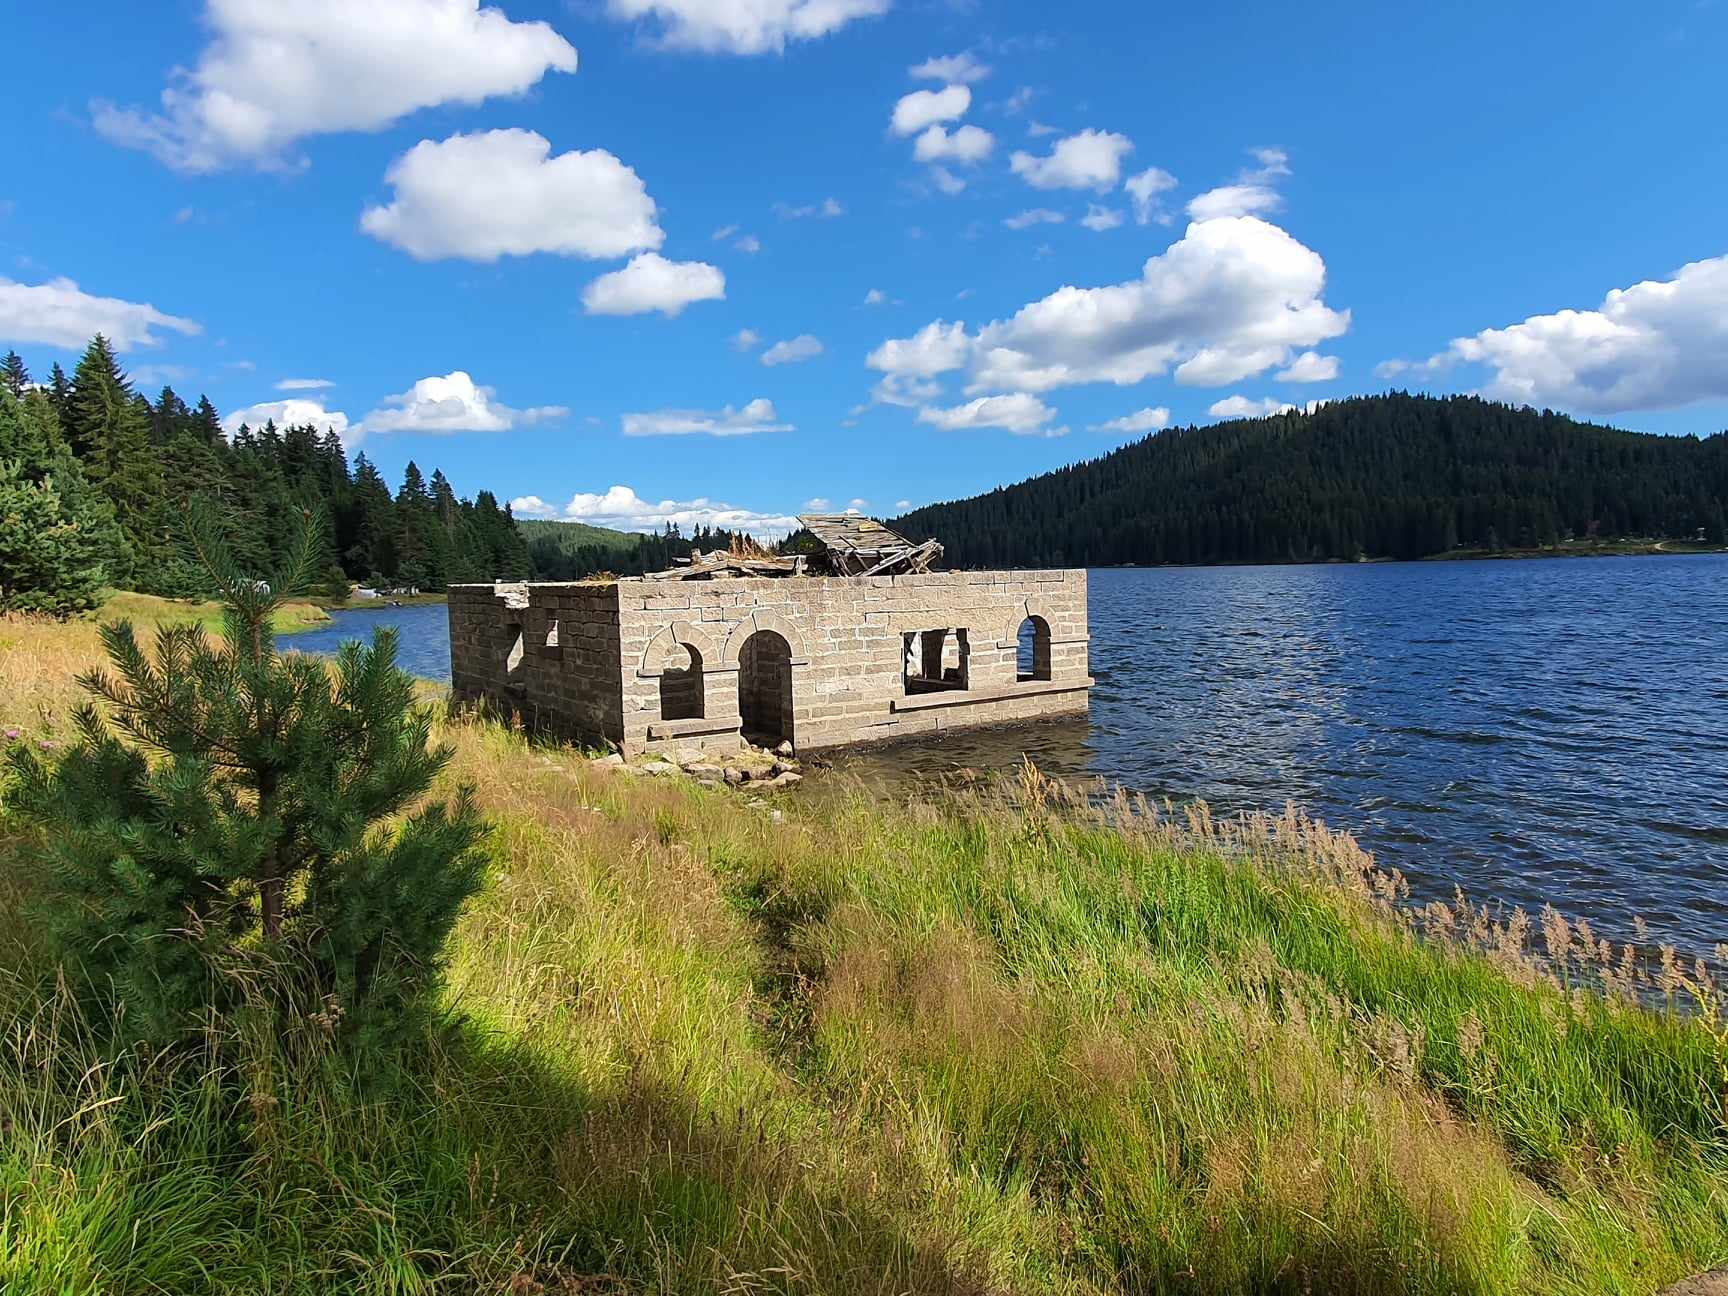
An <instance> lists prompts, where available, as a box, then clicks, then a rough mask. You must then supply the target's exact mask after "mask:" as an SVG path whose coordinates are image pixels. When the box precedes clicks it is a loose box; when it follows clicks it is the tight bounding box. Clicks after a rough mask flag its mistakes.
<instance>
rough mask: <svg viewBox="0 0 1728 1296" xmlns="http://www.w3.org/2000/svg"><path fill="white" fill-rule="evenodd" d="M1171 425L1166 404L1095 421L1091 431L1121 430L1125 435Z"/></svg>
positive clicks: (1152, 430)
mask: <svg viewBox="0 0 1728 1296" xmlns="http://www.w3.org/2000/svg"><path fill="white" fill-rule="evenodd" d="M1169 426H1170V411H1169V410H1167V409H1165V408H1164V406H1162V405H1159V406H1156V407H1150V406H1149V407H1148V408H1146V409H1143V410H1135V411H1134V413H1132V414H1124V415H1123V416H1122V417H1121V418H1113V419H1109V420H1107V421H1105V422H1103V423H1094V424H1093V425H1092V426H1091V428H1089V429H1088V430H1089V431H1092V432H1120V433H1122V434H1123V435H1125V436H1133V435H1135V434H1137V433H1140V432H1156V431H1158V430H1159V429H1160V428H1167V427H1169Z"/></svg>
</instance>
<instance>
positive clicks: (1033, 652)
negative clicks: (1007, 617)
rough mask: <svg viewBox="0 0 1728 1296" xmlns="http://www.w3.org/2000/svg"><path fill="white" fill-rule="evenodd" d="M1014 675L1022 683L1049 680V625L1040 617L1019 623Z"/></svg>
mask: <svg viewBox="0 0 1728 1296" xmlns="http://www.w3.org/2000/svg"><path fill="white" fill-rule="evenodd" d="M1016 674H1017V676H1018V677H1019V679H1020V681H1021V682H1022V683H1024V682H1026V681H1028V680H1047V679H1049V678H1050V623H1049V622H1048V621H1046V620H1045V619H1044V618H1043V617H1041V616H1029V617H1027V618H1026V619H1025V620H1024V621H1022V622H1021V623H1020V643H1019V651H1018V654H1017V662H1016Z"/></svg>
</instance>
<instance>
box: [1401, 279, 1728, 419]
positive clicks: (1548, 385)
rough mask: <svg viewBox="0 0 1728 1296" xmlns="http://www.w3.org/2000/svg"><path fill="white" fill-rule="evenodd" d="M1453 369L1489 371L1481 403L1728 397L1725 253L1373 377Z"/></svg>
mask: <svg viewBox="0 0 1728 1296" xmlns="http://www.w3.org/2000/svg"><path fill="white" fill-rule="evenodd" d="M1459 363H1464V364H1479V365H1485V366H1487V368H1488V369H1489V371H1490V376H1489V379H1488V381H1487V382H1486V383H1484V384H1483V387H1482V394H1483V395H1485V396H1490V397H1493V398H1494V399H1496V400H1505V401H1514V402H1520V403H1524V404H1530V405H1542V406H1559V407H1562V408H1566V409H1574V410H1581V411H1585V412H1588V413H1592V414H1615V413H1619V412H1621V411H1623V410H1654V409H1672V408H1674V407H1676V406H1681V405H1691V404H1694V403H1696V402H1699V401H1711V400H1728V256H1719V257H1713V258H1711V259H1709V260H1705V261H1693V262H1690V263H1688V264H1687V265H1683V266H1681V267H1680V269H1678V270H1676V271H1675V272H1674V273H1673V275H1671V276H1670V277H1669V278H1667V279H1647V280H1645V281H1644V282H1642V283H1637V284H1633V285H1632V286H1631V287H1630V288H1616V289H1613V290H1612V291H1611V292H1609V293H1608V295H1607V296H1606V297H1604V298H1603V299H1602V304H1601V305H1600V306H1598V307H1597V308H1596V309H1594V310H1561V311H1556V312H1554V313H1553V314H1550V315H1532V316H1530V317H1529V318H1528V319H1526V320H1523V321H1522V322H1520V323H1517V324H1509V325H1507V326H1506V327H1505V328H1497V329H1484V330H1482V332H1480V333H1477V334H1476V335H1474V336H1473V337H1465V338H1456V339H1454V340H1453V342H1452V344H1451V346H1449V347H1448V348H1447V349H1446V350H1444V351H1442V352H1440V353H1439V354H1438V355H1436V356H1433V357H1431V358H1430V359H1429V360H1427V361H1425V362H1423V363H1422V364H1419V365H1415V366H1412V365H1409V364H1406V363H1404V362H1401V361H1394V362H1391V363H1389V364H1386V365H1382V366H1381V367H1380V370H1379V372H1380V373H1381V374H1382V376H1392V375H1395V374H1398V373H1401V372H1405V371H1406V370H1411V369H1414V370H1416V371H1417V372H1426V373H1433V372H1437V371H1439V370H1441V369H1444V368H1447V367H1449V366H1451V365H1454V364H1459Z"/></svg>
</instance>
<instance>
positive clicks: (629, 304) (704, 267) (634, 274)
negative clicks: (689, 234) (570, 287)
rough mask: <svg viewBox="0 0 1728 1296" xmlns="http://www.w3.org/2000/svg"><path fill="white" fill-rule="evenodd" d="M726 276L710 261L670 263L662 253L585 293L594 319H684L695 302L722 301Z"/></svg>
mask: <svg viewBox="0 0 1728 1296" xmlns="http://www.w3.org/2000/svg"><path fill="white" fill-rule="evenodd" d="M725 296H726V276H725V275H724V274H722V273H721V272H720V268H719V267H718V266H711V265H709V264H708V263H707V262H706V261H668V260H667V259H666V258H665V257H663V256H661V255H660V254H659V253H658V252H643V253H641V254H640V255H638V256H634V257H632V258H630V263H629V264H628V265H626V266H625V267H624V268H623V269H622V270H614V271H612V272H611V273H610V274H603V275H601V276H600V277H599V278H598V279H596V280H594V281H593V282H592V283H590V284H589V285H588V286H587V287H586V288H584V289H583V290H582V308H583V309H584V310H585V311H587V312H588V313H589V314H590V315H645V314H647V313H648V312H649V311H660V312H662V313H664V314H666V315H674V316H675V315H680V314H682V313H683V311H684V308H685V307H686V306H688V305H690V304H691V303H692V302H699V301H721V300H724V299H725Z"/></svg>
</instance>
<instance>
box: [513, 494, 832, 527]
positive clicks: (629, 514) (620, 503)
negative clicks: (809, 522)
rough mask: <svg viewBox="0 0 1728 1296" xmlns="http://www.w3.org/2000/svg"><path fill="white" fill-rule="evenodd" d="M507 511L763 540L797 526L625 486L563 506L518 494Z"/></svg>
mask: <svg viewBox="0 0 1728 1296" xmlns="http://www.w3.org/2000/svg"><path fill="white" fill-rule="evenodd" d="M510 511H511V512H512V513H514V514H516V516H518V517H537V518H562V519H563V520H564V521H567V522H587V523H589V524H591V525H594V526H604V527H612V528H614V529H615V530H619V531H642V532H654V531H662V530H664V529H665V527H666V524H667V523H668V522H671V523H676V524H677V525H678V526H679V527H681V528H683V529H684V530H685V531H686V532H688V531H692V530H694V529H695V528H697V527H699V526H719V527H728V528H731V529H733V530H738V531H748V532H750V533H751V534H753V535H757V536H761V537H763V538H764V539H778V538H780V537H781V536H783V535H786V534H787V533H788V532H791V531H793V530H795V529H797V526H798V519H797V518H795V517H792V516H790V515H789V514H783V513H757V512H753V511H752V510H750V509H741V508H736V507H734V506H733V505H731V504H723V503H720V502H719V501H717V500H710V499H693V500H670V499H664V500H659V501H650V500H645V499H643V498H642V497H641V496H640V495H638V494H637V493H636V492H635V491H634V490H632V489H631V488H630V487H628V486H613V487H611V488H609V489H608V490H607V491H606V492H605V494H603V495H593V494H578V495H575V496H572V497H571V500H570V502H569V503H568V504H566V505H565V506H564V507H563V508H559V507H557V506H556V505H554V504H548V503H547V502H546V501H545V500H543V499H541V498H540V497H539V496H538V495H523V496H521V497H520V498H518V499H513V500H511V501H510Z"/></svg>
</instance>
